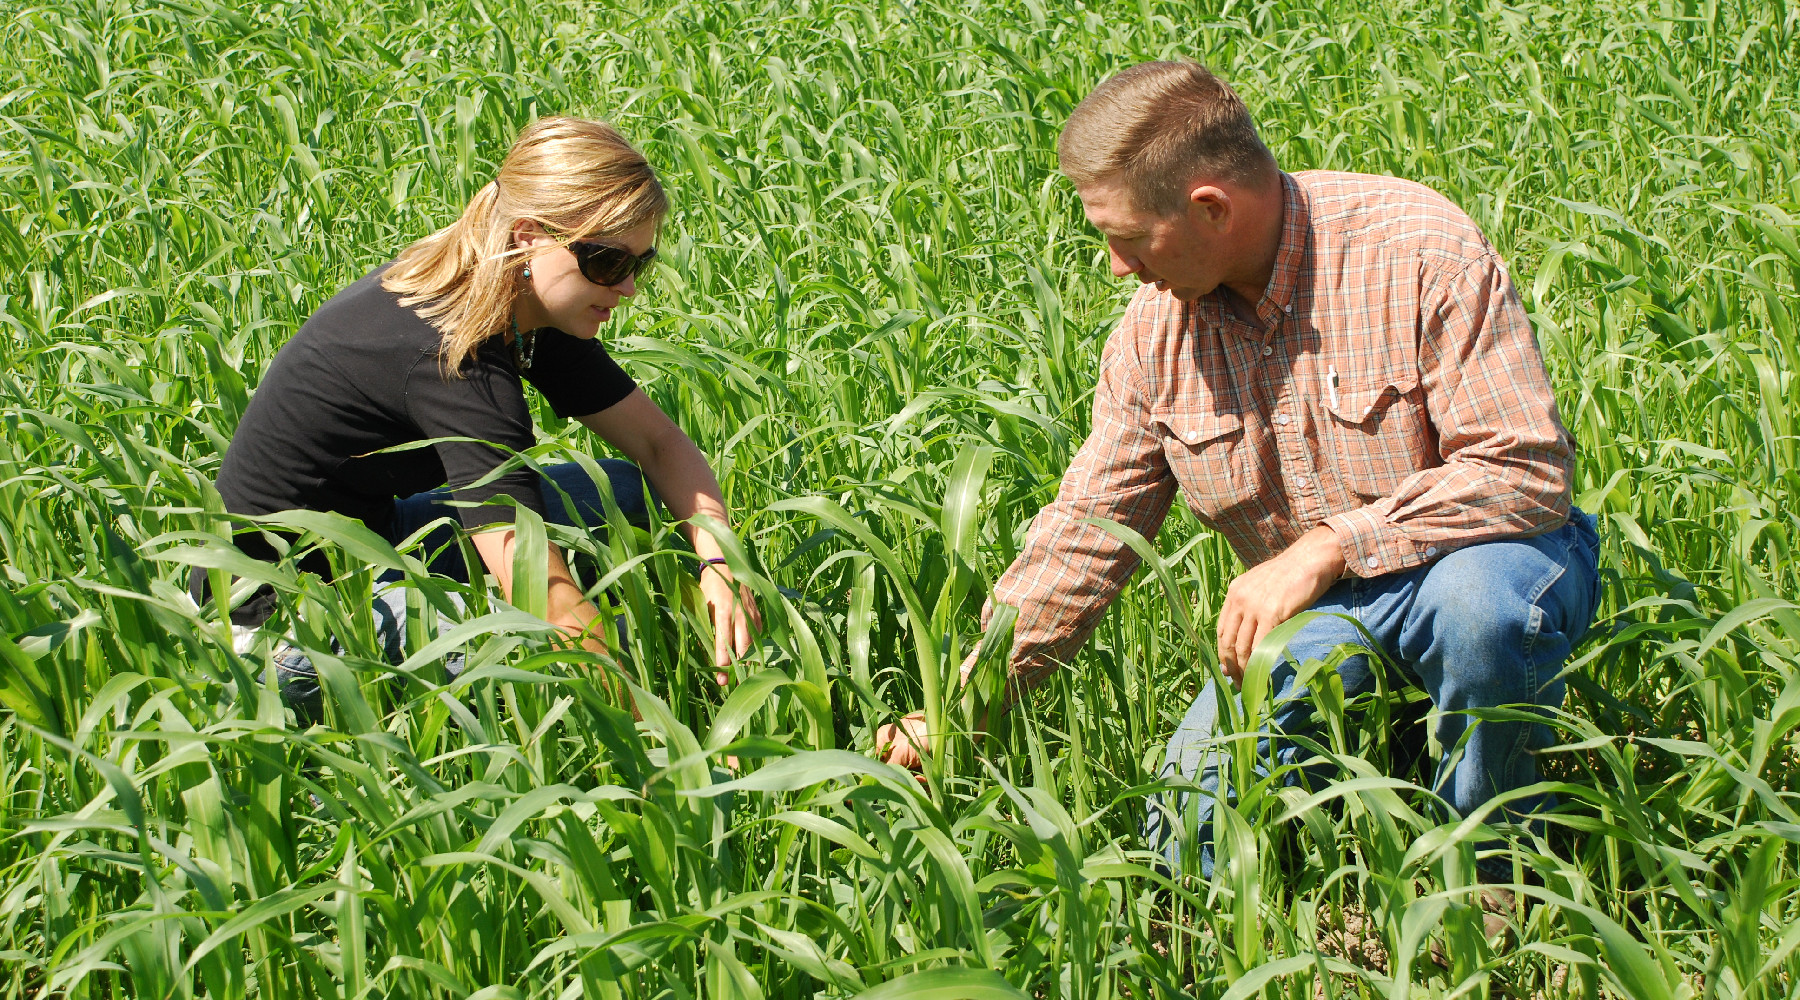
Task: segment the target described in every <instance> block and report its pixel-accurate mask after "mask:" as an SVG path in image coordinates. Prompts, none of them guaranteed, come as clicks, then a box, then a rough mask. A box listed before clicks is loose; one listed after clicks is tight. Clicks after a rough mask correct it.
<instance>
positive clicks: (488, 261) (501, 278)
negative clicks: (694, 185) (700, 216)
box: [381, 118, 669, 373]
mask: <svg viewBox="0 0 1800 1000" xmlns="http://www.w3.org/2000/svg"><path fill="white" fill-rule="evenodd" d="M668 207H669V202H668V198H667V197H666V196H665V195H664V194H663V189H662V185H661V184H660V183H658V182H657V180H656V172H655V171H653V170H651V169H650V161H648V160H646V159H645V158H644V154H643V153H640V152H638V150H637V149H636V148H635V147H634V146H632V145H631V143H629V142H627V141H626V140H625V137H624V136H622V135H620V134H619V131H618V130H617V129H615V128H613V127H612V126H611V125H608V124H607V123H605V122H603V121H594V120H590V119H583V118H540V119H538V120H537V121H535V122H532V123H531V124H530V125H527V126H526V127H525V129H524V131H522V132H520V133H519V138H518V139H517V140H516V141H514V142H513V145H512V149H511V150H509V151H508V152H507V154H506V159H505V161H504V162H502V163H501V164H500V172H499V173H498V174H497V175H495V177H494V179H493V180H492V181H490V182H488V184H487V185H486V186H485V187H483V188H482V189H481V190H480V191H477V192H476V193H475V197H473V198H471V199H469V204H468V207H467V208H464V209H463V213H462V216H461V217H460V218H458V219H457V220H456V221H455V222H453V223H451V224H450V225H448V226H445V227H444V228H443V229H440V230H438V231H437V232H435V233H432V234H431V235H430V236H427V237H425V238H424V239H422V240H419V241H418V242H416V243H414V244H413V245H411V246H409V247H407V248H406V249H405V250H404V251H402V252H401V254H400V256H399V257H398V258H396V259H395V261H394V263H393V266H392V267H389V268H388V270H387V273H386V274H384V275H382V278H381V287H383V288H385V289H387V290H388V291H390V292H398V293H399V294H400V296H401V298H400V304H401V305H404V306H409V307H417V309H416V311H417V312H418V314H419V315H420V316H421V317H422V318H424V319H425V320H426V321H427V322H429V323H430V324H431V325H432V326H434V327H436V328H437V330H438V332H439V333H441V334H443V338H444V340H443V351H442V356H443V364H444V369H445V371H446V372H447V373H457V372H460V370H461V369H462V366H463V362H465V361H467V360H468V359H469V358H470V357H471V356H473V355H474V353H475V351H476V349H477V348H479V347H480V346H481V342H482V341H484V340H486V339H488V338H489V337H492V336H494V335H495V334H497V333H501V332H504V331H505V330H506V328H507V322H508V319H509V318H510V316H511V314H512V308H513V303H514V301H515V300H516V299H517V298H518V297H519V294H520V292H521V291H522V287H523V278H522V271H523V270H524V266H525V263H526V260H525V255H524V252H523V251H522V250H520V248H518V247H515V246H513V228H514V227H515V226H517V225H518V223H520V222H523V221H530V222H535V223H537V224H538V225H539V226H542V227H543V228H544V230H545V231H546V232H550V233H553V234H557V235H559V236H561V237H564V238H567V239H591V238H594V237H607V236H611V237H618V236H622V235H624V234H625V233H628V232H630V231H631V230H633V229H636V228H638V227H640V226H642V225H644V224H646V223H651V224H654V223H657V222H660V221H661V220H662V217H663V215H664V214H665V213H666V212H667V211H668Z"/></svg>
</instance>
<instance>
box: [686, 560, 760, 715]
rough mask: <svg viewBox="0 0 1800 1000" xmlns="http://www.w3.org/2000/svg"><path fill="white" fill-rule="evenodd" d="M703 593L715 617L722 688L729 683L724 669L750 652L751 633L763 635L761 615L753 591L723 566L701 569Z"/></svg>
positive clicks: (715, 658)
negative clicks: (735, 578) (733, 577)
mask: <svg viewBox="0 0 1800 1000" xmlns="http://www.w3.org/2000/svg"><path fill="white" fill-rule="evenodd" d="M700 593H701V595H702V596H703V597H705V598H706V610H707V613H708V614H709V615H710V616H711V617H712V627H713V666H714V667H717V668H718V671H719V672H718V675H717V676H718V681H719V683H720V684H721V685H722V684H724V683H726V681H727V678H726V676H725V668H726V667H728V666H730V665H731V661H733V660H735V659H737V658H738V657H740V656H743V655H744V654H746V653H748V652H750V637H751V632H752V631H756V632H760V631H762V627H763V622H762V612H761V611H760V610H758V609H757V607H756V598H755V597H754V596H753V595H752V594H751V593H750V588H749V587H747V586H745V585H743V584H740V583H738V582H737V581H736V580H733V579H732V577H731V570H730V569H729V568H727V567H726V565H725V564H724V563H722V562H708V563H706V564H705V565H704V566H702V567H701V568H700Z"/></svg>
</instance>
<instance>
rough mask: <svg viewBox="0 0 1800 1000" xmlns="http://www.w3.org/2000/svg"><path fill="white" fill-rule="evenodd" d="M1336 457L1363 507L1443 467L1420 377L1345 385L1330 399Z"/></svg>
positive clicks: (1404, 374) (1400, 376)
mask: <svg viewBox="0 0 1800 1000" xmlns="http://www.w3.org/2000/svg"><path fill="white" fill-rule="evenodd" d="M1327 402H1328V406H1327V410H1328V412H1329V413H1330V424H1331V426H1330V429H1329V432H1330V435H1331V444H1332V449H1331V454H1332V460H1333V462H1334V464H1335V465H1336V466H1337V469H1338V473H1339V475H1340V476H1341V477H1342V479H1343V483H1344V485H1345V487H1346V488H1348V489H1349V491H1350V492H1351V493H1353V494H1355V495H1356V497H1357V498H1358V499H1360V500H1361V501H1362V502H1363V503H1374V502H1375V501H1377V500H1380V499H1381V498H1383V497H1385V496H1389V495H1391V494H1392V493H1394V492H1395V491H1396V490H1397V489H1399V487H1400V483H1401V482H1402V481H1404V480H1405V479H1406V477H1408V476H1410V475H1412V474H1413V473H1415V472H1419V471H1421V470H1424V469H1429V468H1433V467H1436V466H1439V465H1442V464H1443V459H1442V458H1440V457H1439V456H1438V449H1437V433H1436V432H1435V431H1434V430H1433V428H1432V426H1431V421H1430V419H1429V417H1428V416H1427V415H1426V411H1425V394H1424V392H1423V391H1422V390H1421V389H1420V388H1419V376H1418V373H1417V372H1412V371H1408V372H1402V373H1398V374H1391V375H1387V376H1382V377H1377V378H1371V379H1366V380H1359V381H1357V382H1356V383H1354V384H1351V385H1344V386H1340V387H1339V388H1338V389H1337V391H1336V393H1335V398H1332V399H1329V400H1328V401H1327Z"/></svg>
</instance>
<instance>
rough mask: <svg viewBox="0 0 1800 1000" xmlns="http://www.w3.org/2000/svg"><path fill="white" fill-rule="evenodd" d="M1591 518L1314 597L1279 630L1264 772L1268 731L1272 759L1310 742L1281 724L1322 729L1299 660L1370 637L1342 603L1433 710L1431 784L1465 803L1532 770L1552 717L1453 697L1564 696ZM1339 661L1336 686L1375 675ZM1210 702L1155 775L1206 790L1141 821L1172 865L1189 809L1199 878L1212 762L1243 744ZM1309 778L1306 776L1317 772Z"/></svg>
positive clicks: (1292, 773) (1210, 695)
mask: <svg viewBox="0 0 1800 1000" xmlns="http://www.w3.org/2000/svg"><path fill="white" fill-rule="evenodd" d="M1595 523H1596V522H1595V519H1594V518H1593V517H1592V516H1591V515H1588V514H1584V513H1582V512H1581V511H1579V510H1574V511H1572V512H1571V514H1570V517H1569V520H1568V523H1566V524H1565V525H1563V526H1562V527H1560V528H1558V529H1556V530H1554V531H1550V532H1547V533H1545V534H1542V535H1537V536H1534V537H1531V538H1520V539H1508V540H1505V541H1496V542H1486V543H1483V544H1480V545H1472V546H1470V547H1468V548H1465V549H1459V550H1457V551H1455V552H1452V553H1450V554H1449V555H1447V556H1445V557H1443V558H1442V559H1439V560H1438V561H1436V562H1434V563H1431V564H1429V565H1426V566H1423V567H1420V568H1418V569H1415V570H1410V571H1407V572H1403V573H1390V574H1387V575H1385V576H1378V577H1373V578H1370V579H1361V578H1350V579H1345V580H1340V581H1338V583H1336V584H1335V585H1333V586H1332V588H1331V589H1330V590H1327V591H1326V592H1325V594H1324V596H1322V597H1321V598H1320V599H1319V601H1318V603H1317V604H1314V605H1313V607H1312V610H1314V611H1322V612H1331V613H1333V614H1332V615H1326V616H1321V617H1318V618H1315V619H1313V620H1312V621H1311V622H1310V623H1308V624H1307V625H1306V626H1305V627H1303V628H1302V629H1301V631H1300V633H1299V634H1298V635H1296V636H1295V637H1294V639H1293V641H1291V642H1290V643H1289V644H1288V648H1287V651H1288V658H1287V659H1286V660H1284V661H1283V662H1282V663H1281V665H1280V666H1279V667H1277V668H1276V669H1275V671H1274V674H1273V676H1272V677H1271V678H1270V684H1269V689H1270V690H1271V691H1273V692H1274V698H1275V701H1274V703H1273V704H1274V709H1273V712H1272V715H1271V726H1270V728H1269V729H1266V730H1264V731H1265V732H1268V731H1273V732H1274V733H1276V734H1277V736H1276V739H1275V740H1273V741H1271V740H1270V739H1268V738H1266V737H1265V738H1264V739H1262V740H1260V741H1259V742H1258V744H1257V751H1256V752H1257V755H1258V761H1259V763H1258V772H1259V773H1261V774H1267V773H1268V770H1267V767H1268V760H1269V752H1270V745H1271V742H1273V743H1274V746H1275V751H1274V757H1275V760H1276V761H1277V762H1279V763H1281V764H1294V763H1296V762H1299V761H1302V760H1305V759H1307V758H1308V757H1310V756H1311V755H1310V754H1308V753H1306V752H1305V751H1303V750H1302V749H1301V748H1300V747H1299V746H1296V745H1295V744H1294V743H1293V742H1292V741H1290V740H1284V739H1281V738H1280V735H1281V734H1286V735H1287V736H1290V737H1292V736H1297V735H1303V736H1308V737H1312V738H1314V739H1316V740H1320V741H1321V742H1323V740H1322V739H1321V738H1320V736H1319V730H1318V724H1317V720H1316V719H1315V718H1314V713H1313V706H1312V703H1311V701H1310V700H1309V699H1308V697H1307V692H1306V691H1305V690H1304V689H1301V690H1295V689H1294V677H1295V666H1296V664H1299V663H1305V662H1306V661H1308V660H1324V659H1326V658H1327V657H1328V656H1329V655H1330V654H1331V652H1332V650H1333V649H1334V648H1336V647H1337V646H1339V645H1340V644H1343V643H1353V644H1356V645H1358V646H1368V645H1369V643H1368V640H1367V639H1366V638H1365V637H1364V636H1363V635H1362V634H1361V633H1360V632H1359V631H1358V630H1357V629H1356V626H1354V625H1352V624H1351V623H1350V622H1348V621H1346V620H1344V619H1343V618H1338V617H1335V615H1338V614H1341V615H1348V616H1350V617H1351V618H1354V619H1355V620H1356V621H1358V622H1360V623H1361V624H1362V626H1363V628H1365V629H1367V630H1368V631H1369V634H1370V635H1372V636H1373V637H1374V639H1375V643H1376V644H1377V648H1379V649H1380V650H1381V652H1382V653H1383V654H1384V655H1385V656H1386V657H1387V658H1388V659H1389V661H1391V662H1394V663H1397V664H1398V665H1399V666H1400V668H1401V669H1402V670H1403V671H1404V672H1405V674H1406V678H1407V680H1409V681H1411V682H1412V683H1415V684H1417V685H1419V686H1420V687H1421V688H1423V689H1424V690H1425V692H1426V693H1427V694H1429V695H1430V696H1431V701H1432V704H1433V705H1435V706H1436V707H1437V709H1438V710H1439V714H1438V715H1437V716H1436V718H1437V729H1436V734H1435V735H1436V737H1437V741H1438V743H1439V745H1440V746H1441V747H1442V748H1443V753H1444V758H1443V759H1441V760H1440V761H1439V762H1438V773H1437V776H1436V779H1435V785H1434V787H1435V790H1436V791H1437V793H1438V794H1439V795H1440V796H1442V797H1443V798H1444V800H1445V801H1446V802H1447V803H1448V804H1449V805H1450V807H1451V808H1453V809H1455V810H1456V812H1457V813H1458V814H1459V815H1467V814H1469V813H1470V812H1473V811H1474V810H1476V809H1478V808H1480V807H1481V806H1482V805H1483V804H1484V803H1486V802H1487V801H1488V800H1489V799H1490V798H1492V797H1493V796H1495V795H1497V794H1499V793H1502V792H1508V791H1511V790H1513V789H1516V788H1522V787H1524V786H1526V785H1530V784H1534V783H1535V782H1536V781H1537V780H1538V772H1537V760H1536V758H1535V756H1534V752H1535V751H1536V750H1538V749H1541V748H1543V747H1546V746H1549V745H1551V741H1552V739H1553V735H1552V732H1551V729H1550V727H1549V726H1547V725H1543V724H1537V723H1526V722H1499V721H1477V720H1475V719H1474V718H1472V717H1471V716H1469V715H1467V714H1463V710H1466V709H1480V708H1494V707H1498V706H1533V705H1535V706H1539V707H1541V708H1543V709H1554V708H1557V707H1558V706H1560V705H1561V704H1562V700H1563V689H1564V685H1563V681H1562V680H1561V679H1560V677H1559V676H1558V674H1559V672H1560V671H1561V670H1562V667H1563V664H1564V663H1565V662H1566V661H1567V660H1568V658H1569V653H1570V651H1571V650H1572V649H1573V648H1574V646H1575V645H1576V644H1577V643H1579V642H1580V641H1581V638H1582V636H1584V635H1585V634H1587V630H1588V625H1589V624H1590V623H1591V622H1592V621H1593V617H1594V609H1595V607H1596V606H1597V605H1598V603H1599V598H1600V578H1599V570H1598V548H1599V538H1598V536H1597V535H1596V533H1595ZM1338 675H1339V676H1340V677H1342V678H1343V682H1344V697H1345V699H1346V700H1348V699H1352V698H1355V697H1357V696H1358V695H1363V694H1368V693H1370V692H1372V691H1374V690H1375V689H1376V684H1375V680H1376V678H1375V675H1374V673H1373V671H1372V669H1371V665H1370V663H1369V658H1368V657H1367V656H1366V655H1355V656H1350V657H1348V658H1346V659H1345V660H1344V662H1343V663H1342V664H1341V665H1340V666H1339V667H1338ZM1219 714H1220V706H1219V704H1218V694H1217V692H1216V691H1215V689H1214V686H1213V685H1212V684H1211V683H1208V684H1207V685H1206V687H1205V688H1204V689H1202V690H1201V692H1200V697H1198V698H1196V699H1195V700H1194V704H1193V707H1192V708H1190V709H1188V713H1187V717H1186V718H1184V719H1182V721H1181V725H1180V727H1179V728H1177V729H1176V731H1175V735H1174V736H1173V737H1172V738H1170V740H1169V749H1168V754H1167V756H1166V758H1165V761H1164V764H1163V770H1162V774H1163V776H1164V777H1170V776H1173V775H1177V774H1179V775H1181V776H1183V777H1186V778H1188V779H1189V780H1192V781H1195V782H1197V783H1198V784H1199V785H1200V787H1201V788H1203V789H1205V792H1204V793H1183V794H1177V795H1175V796H1174V798H1175V803H1174V804H1173V811H1172V810H1171V807H1170V803H1169V802H1168V801H1167V799H1166V798H1165V797H1162V796H1157V797H1153V798H1152V799H1151V800H1150V802H1149V813H1148V815H1147V816H1146V819H1145V823H1144V834H1145V838H1146V840H1147V841H1148V842H1149V844H1150V846H1151V848H1152V849H1153V850H1156V851H1158V852H1159V853H1161V854H1163V856H1164V857H1166V858H1168V860H1169V862H1170V863H1171V864H1172V865H1173V866H1175V868H1176V870H1180V868H1181V864H1182V860H1183V859H1182V858H1181V856H1180V854H1181V849H1180V840H1179V831H1180V829H1181V828H1182V827H1184V826H1187V825H1188V824H1189V823H1192V824H1193V828H1194V829H1195V830H1196V831H1197V833H1198V837H1197V838H1196V840H1195V843H1196V844H1197V845H1198V846H1199V849H1200V857H1199V870H1200V874H1201V875H1202V876H1204V877H1208V878H1210V877H1211V876H1212V867H1213V851H1212V843H1211V841H1212V837H1211V829H1210V828H1211V820H1212V811H1213V806H1214V803H1215V801H1216V795H1217V790H1218V787H1219V769H1220V767H1221V766H1222V765H1223V764H1224V760H1223V757H1224V755H1225V754H1227V753H1229V752H1231V751H1230V750H1229V749H1228V748H1229V747H1230V746H1233V745H1241V744H1229V743H1215V742H1213V737H1214V734H1215V733H1216V732H1217V730H1218V728H1219V727H1218V717H1219ZM1465 733H1466V739H1465ZM1459 747H1460V749H1459ZM1287 780H1288V781H1289V783H1297V782H1299V781H1301V780H1302V778H1301V774H1300V769H1299V768H1293V769H1290V770H1289V771H1288V772H1287ZM1309 780H1310V781H1312V782H1313V783H1314V784H1316V783H1317V780H1318V779H1317V778H1310V779H1309ZM1548 805H1549V802H1548V801H1547V800H1545V799H1543V798H1531V799H1523V800H1514V801H1513V802H1512V803H1510V804H1509V810H1510V812H1511V813H1512V814H1513V816H1512V818H1518V817H1521V816H1524V815H1529V814H1530V813H1532V812H1536V811H1539V810H1541V809H1543V808H1547V807H1548ZM1177 814H1180V815H1177Z"/></svg>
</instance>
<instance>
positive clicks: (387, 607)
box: [270, 458, 657, 728]
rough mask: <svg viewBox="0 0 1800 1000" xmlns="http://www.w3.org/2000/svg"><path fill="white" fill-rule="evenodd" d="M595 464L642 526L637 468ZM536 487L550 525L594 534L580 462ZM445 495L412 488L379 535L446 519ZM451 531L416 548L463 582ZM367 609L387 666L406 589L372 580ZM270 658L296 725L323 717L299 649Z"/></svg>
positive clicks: (458, 666) (599, 519) (643, 488)
mask: <svg viewBox="0 0 1800 1000" xmlns="http://www.w3.org/2000/svg"><path fill="white" fill-rule="evenodd" d="M598 464H599V466H600V470H601V471H602V472H604V473H606V477H607V479H608V483H607V485H608V486H609V487H610V488H611V490H612V495H613V501H614V502H615V503H617V504H618V506H619V512H620V513H621V514H624V515H625V518H626V520H628V521H630V522H631V523H632V524H635V525H639V526H644V525H648V524H649V523H650V511H649V507H648V506H647V502H648V501H646V497H648V498H649V501H655V500H656V499H657V498H656V495H655V492H654V491H653V490H651V489H650V486H649V483H648V481H646V480H645V479H644V474H643V472H642V471H640V470H639V469H638V467H637V466H635V465H633V464H631V463H630V462H627V461H624V460H622V459H614V458H603V459H600V460H599V462H598ZM538 487H539V489H541V490H542V491H543V496H544V507H545V512H546V514H547V515H548V516H547V517H546V520H547V521H549V522H550V523H552V524H561V525H566V526H569V527H574V526H576V525H586V526H587V527H588V528H590V529H594V530H596V531H599V530H604V525H605V524H606V504H605V501H604V500H603V498H602V497H601V494H600V487H599V484H597V483H595V482H594V481H593V479H591V478H590V477H589V476H588V474H587V473H586V472H585V471H583V470H582V468H581V466H579V465H576V464H575V463H573V462H569V463H566V464H563V465H553V466H549V467H547V468H545V469H544V472H543V475H541V476H539V477H538ZM565 494H566V495H567V499H566V500H565V499H564V495H565ZM450 499H452V494H451V491H450V490H449V489H447V488H446V489H436V490H431V491H429V492H426V493H415V494H413V495H412V496H410V497H402V498H400V499H398V500H395V501H394V516H393V519H392V520H391V521H390V522H389V524H388V526H387V529H386V530H385V531H383V532H382V534H383V535H384V536H385V537H386V538H387V540H388V541H389V542H392V543H394V544H399V543H400V542H401V541H403V540H404V539H405V538H406V537H407V536H408V535H411V534H412V533H413V532H415V531H417V530H419V529H420V528H422V527H424V526H425V525H427V524H430V523H431V522H432V521H436V520H438V519H440V518H446V517H447V518H450V519H451V520H452V521H455V520H456V518H457V515H458V512H459V511H460V509H461V508H457V507H452V506H450V505H449V504H448V503H447V502H446V501H448V500H450ZM577 515H579V517H580V519H579V520H577ZM456 532H457V528H456V527H455V525H453V524H440V525H438V526H437V527H436V528H434V529H433V530H432V531H431V532H430V533H429V534H427V535H426V536H425V538H424V540H423V542H422V543H421V547H420V552H421V554H422V556H423V557H424V558H425V559H426V565H428V566H429V567H430V569H431V571H432V572H433V573H435V574H438V575H441V576H448V577H450V578H452V579H454V580H460V581H462V582H464V583H467V582H468V580H469V567H468V565H467V564H466V563H465V562H464V561H463V555H462V546H460V545H458V544H457V541H456ZM382 582H385V583H392V582H394V578H393V575H392V574H384V575H383V577H382ZM450 599H451V600H452V601H456V600H457V597H456V595H455V594H451V595H450ZM373 610H374V614H375V631H376V634H377V635H378V636H380V638H381V648H382V652H383V654H384V655H385V656H386V657H387V660H388V662H390V663H399V662H401V661H402V660H404V659H405V658H406V654H405V651H404V649H403V648H402V640H403V639H404V637H405V635H406V592H405V591H404V590H402V589H401V588H399V587H394V586H387V587H383V586H382V585H381V583H377V584H376V589H375V606H374V608H373ZM270 659H271V661H272V662H273V663H274V664H275V676H276V678H277V680H278V683H279V686H280V689H281V700H282V701H283V702H285V703H286V704H287V706H288V707H289V708H291V709H293V710H294V715H295V717H296V718H297V719H298V720H299V723H300V725H301V726H302V727H303V728H304V727H305V726H308V725H311V724H312V723H313V722H316V721H319V720H320V719H322V718H324V696H323V694H322V692H321V691H320V688H319V675H318V672H317V670H315V669H314V668H313V663H312V660H311V659H309V658H308V657H307V656H306V654H305V653H303V652H301V651H300V650H298V649H295V648H294V647H292V646H287V645H283V646H281V647H279V648H278V649H277V650H276V652H275V653H274V654H273V655H272V656H271V657H270ZM444 667H445V669H446V670H447V671H448V672H449V674H450V676H451V677H455V676H456V675H457V673H459V672H460V671H461V670H462V657H461V655H460V654H456V653H452V654H450V656H448V657H446V658H445V662H444Z"/></svg>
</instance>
